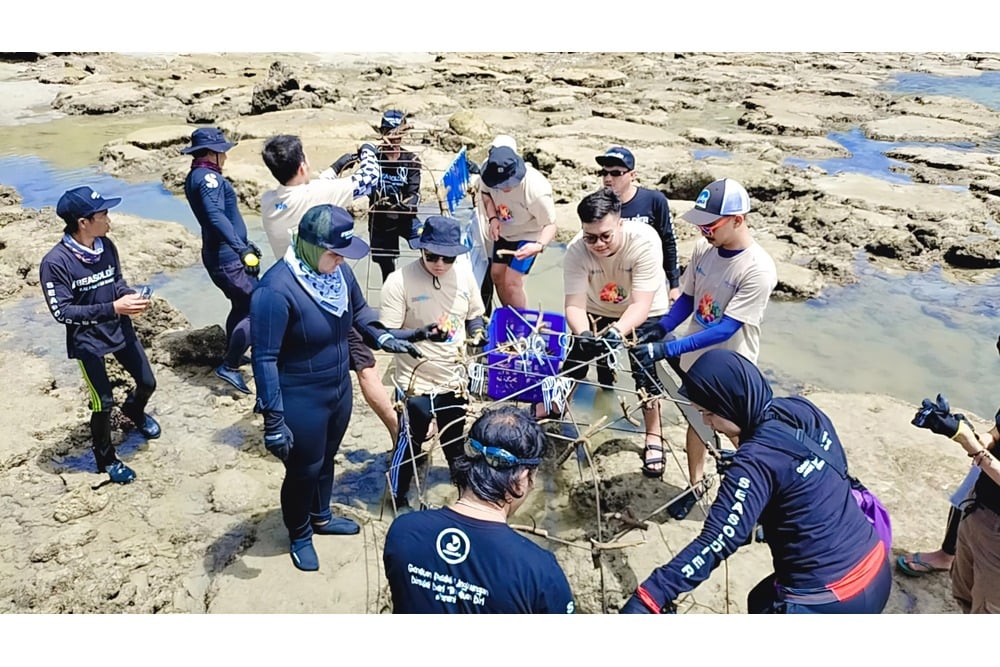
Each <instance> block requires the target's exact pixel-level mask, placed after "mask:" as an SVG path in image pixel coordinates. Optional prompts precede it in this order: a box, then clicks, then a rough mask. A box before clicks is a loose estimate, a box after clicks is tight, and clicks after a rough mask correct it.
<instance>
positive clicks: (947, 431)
mask: <svg viewBox="0 0 1000 667" xmlns="http://www.w3.org/2000/svg"><path fill="white" fill-rule="evenodd" d="M964 420H965V416H964V415H960V414H954V415H953V414H951V406H950V405H948V399H947V398H945V397H944V396H942V395H941V394H938V395H937V402H934V401H931V399H929V398H925V399H924V400H923V402H922V404H921V408H920V409H919V410H917V414H916V415H914V416H913V421H911V422H910V423H911V424H913V425H914V426H917V427H919V428H926V429H929V430H930V431H931V432H933V433H937V434H938V435H944V436H947V437H949V438H954V437H955V435H957V434H958V427H959V425H960V424H961V422H962V421H964Z"/></svg>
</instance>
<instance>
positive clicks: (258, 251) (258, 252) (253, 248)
mask: <svg viewBox="0 0 1000 667" xmlns="http://www.w3.org/2000/svg"><path fill="white" fill-rule="evenodd" d="M247 244H248V245H249V247H250V250H251V251H253V254H255V255H257V259H260V258H261V257H263V256H264V252H263V251H262V250H261V249H260V247H259V246H258V245H257V244H256V243H254V242H253V241H247Z"/></svg>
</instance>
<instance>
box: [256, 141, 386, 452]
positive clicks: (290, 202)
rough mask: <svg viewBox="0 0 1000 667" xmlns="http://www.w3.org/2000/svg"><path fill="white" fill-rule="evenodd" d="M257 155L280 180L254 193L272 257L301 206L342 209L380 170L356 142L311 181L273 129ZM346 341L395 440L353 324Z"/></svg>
mask: <svg viewBox="0 0 1000 667" xmlns="http://www.w3.org/2000/svg"><path fill="white" fill-rule="evenodd" d="M261 155H262V157H263V158H264V164H266V165H267V168H268V169H269V170H270V171H271V175H272V176H274V178H275V179H277V181H278V183H279V184H280V185H279V186H278V187H277V188H275V189H274V190H269V191H267V192H265V193H264V194H263V195H262V196H261V198H260V216H261V224H262V225H263V227H264V232H265V233H266V234H267V241H268V243H269V244H270V246H271V251H272V252H273V253H274V258H275V259H277V260H280V259H281V258H282V257H284V256H285V253H286V252H288V249H289V245H290V244H291V239H292V237H291V233H292V230H294V229H296V228H297V227H298V225H299V221H300V220H301V219H302V216H303V215H305V212H306V211H308V210H309V209H310V208H312V207H313V206H319V205H321V204H332V205H333V206H339V207H341V208H347V206H348V204H350V203H351V201H352V200H354V199H357V198H359V197H365V196H368V195H369V194H371V191H372V188H373V187H375V184H376V183H378V180H379V175H380V173H381V171H380V170H379V163H378V158H377V156H376V152H375V147H374V146H372V145H371V144H362V145H361V149H360V150H359V151H358V155H357V156H355V155H352V154H348V155H344V156H342V157H341V158H340V159H339V160H337V162H335V163H334V164H333V165H331V166H330V168H329V169H326V170H325V171H323V173H322V174H320V177H319V178H318V179H315V180H313V179H312V178H311V176H310V171H311V169H310V166H309V160H308V159H307V158H306V154H305V150H304V149H303V148H302V141H301V140H300V139H299V138H298V137H297V136H294V135H290V134H279V135H277V136H274V137H271V138H270V139H268V140H267V142H266V143H265V144H264V149H263V150H262V151H261ZM358 160H360V164H359V167H358V170H357V172H356V173H355V174H353V175H352V176H350V177H347V178H338V177H337V174H338V173H339V171H340V169H341V168H343V166H345V165H347V164H350V163H352V162H354V161H358ZM347 344H348V347H349V349H350V354H351V370H352V371H354V372H355V373H356V374H357V376H358V386H359V387H360V388H361V393H362V394H363V395H364V397H365V401H366V402H367V403H368V405H369V406H370V407H371V409H372V410H373V411H374V412H375V414H377V415H378V417H379V419H381V420H382V423H383V424H385V427H386V429H387V430H388V431H389V435H390V436H391V437H392V441H393V442H395V441H396V437H397V435H398V432H397V428H398V421H397V419H396V411H395V410H394V409H393V407H392V401H390V400H389V394H388V393H387V392H386V390H385V386H384V385H383V384H382V379H381V378H379V376H378V371H377V370H376V369H375V355H374V354H372V351H371V349H370V348H369V347H368V346H367V345H365V344H364V341H363V340H362V338H361V334H359V333H358V332H357V331H356V330H355V329H351V331H350V333H349V334H348V336H347Z"/></svg>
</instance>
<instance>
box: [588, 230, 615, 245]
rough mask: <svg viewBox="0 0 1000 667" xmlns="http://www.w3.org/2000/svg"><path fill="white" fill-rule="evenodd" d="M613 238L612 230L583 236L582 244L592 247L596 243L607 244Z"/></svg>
mask: <svg viewBox="0 0 1000 667" xmlns="http://www.w3.org/2000/svg"><path fill="white" fill-rule="evenodd" d="M614 237H615V232H614V230H612V231H610V232H602V233H600V234H584V235H583V242H584V243H586V244H587V245H594V244H595V243H597V242H598V241H600V242H601V243H608V242H610V241H611V239H613V238H614Z"/></svg>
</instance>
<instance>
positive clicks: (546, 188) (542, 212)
mask: <svg viewBox="0 0 1000 667" xmlns="http://www.w3.org/2000/svg"><path fill="white" fill-rule="evenodd" d="M525 167H526V172H525V174H524V178H523V179H521V182H520V183H518V184H517V186H516V187H514V189H512V190H511V191H510V192H504V191H503V190H496V189H494V188H488V187H486V186H485V185H484V184H483V182H482V180H481V179H480V181H479V192H480V194H484V193H485V194H488V195H489V196H490V197H491V198H492V199H493V204H494V205H495V206H496V210H497V217H498V218H500V238H503V239H507V240H508V241H536V240H538V236H539V234H540V233H541V231H542V227H545V226H546V225H554V224H555V223H556V205H555V201H554V200H553V199H552V186H551V185H550V184H549V181H548V179H547V178H545V176H543V175H542V174H541V172H539V171H538V170H536V169H535V168H534V167H532V166H531V165H530V164H527V165H525Z"/></svg>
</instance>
